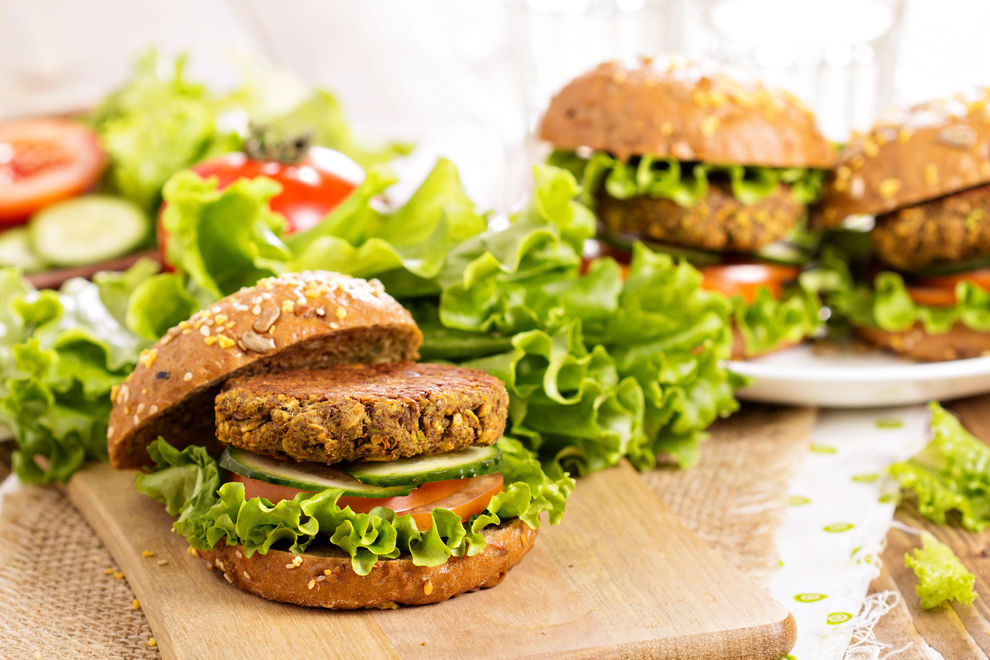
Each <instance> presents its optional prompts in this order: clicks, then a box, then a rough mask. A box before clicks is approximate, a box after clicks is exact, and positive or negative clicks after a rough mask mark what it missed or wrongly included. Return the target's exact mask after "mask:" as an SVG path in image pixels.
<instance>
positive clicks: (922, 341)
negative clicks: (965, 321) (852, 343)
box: [856, 323, 990, 362]
mask: <svg viewBox="0 0 990 660" xmlns="http://www.w3.org/2000/svg"><path fill="white" fill-rule="evenodd" d="M856 334H858V335H859V336H860V337H862V338H863V339H865V340H867V341H868V342H870V343H871V344H874V345H876V346H880V347H881V348H885V349H887V350H889V351H893V352H895V353H900V354H901V355H905V356H907V357H910V358H914V359H915V360H922V361H924V362H944V361H946V360H965V359H967V358H976V357H982V356H984V355H990V332H980V331H978V330H973V329H972V328H969V327H967V326H965V325H962V324H961V323H957V324H955V325H954V326H952V328H951V329H950V330H949V331H948V332H946V333H943V334H940V335H932V334H928V333H927V332H925V329H924V328H923V327H922V325H921V324H920V323H917V324H915V325H913V326H911V327H910V328H908V329H907V330H902V331H900V332H888V331H886V330H880V329H878V328H868V327H865V326H864V327H857V328H856Z"/></svg>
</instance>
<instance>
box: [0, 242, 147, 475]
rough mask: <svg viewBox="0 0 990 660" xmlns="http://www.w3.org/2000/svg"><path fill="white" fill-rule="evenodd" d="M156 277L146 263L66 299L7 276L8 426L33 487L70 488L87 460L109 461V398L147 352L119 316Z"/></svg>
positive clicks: (2, 387)
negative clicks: (140, 285) (65, 484)
mask: <svg viewBox="0 0 990 660" xmlns="http://www.w3.org/2000/svg"><path fill="white" fill-rule="evenodd" d="M154 269H155V266H154V264H152V263H150V262H141V263H139V264H138V265H136V266H134V267H133V268H132V269H131V271H129V272H128V273H116V274H104V275H102V276H101V277H100V278H98V282H97V283H93V282H87V281H86V280H82V279H73V280H69V281H68V282H66V283H65V284H64V285H63V286H62V288H61V289H60V290H59V291H58V292H55V291H36V290H35V289H34V288H33V287H32V286H31V285H30V284H28V283H27V281H26V280H24V279H23V278H22V277H21V276H20V273H19V272H18V271H16V270H13V269H6V270H2V271H0V292H2V293H0V332H2V335H0V374H2V380H0V421H2V422H3V423H4V424H6V425H7V426H8V427H9V428H10V429H11V431H12V432H13V434H14V439H15V442H16V445H17V447H16V449H15V450H14V453H13V469H14V471H15V472H16V473H17V475H18V477H20V479H21V480H22V481H24V482H25V483H50V482H52V481H56V480H58V481H65V480H66V479H68V477H69V476H70V475H71V474H72V473H73V472H75V471H76V470H77V469H79V468H80V467H81V466H82V464H83V463H84V462H85V461H86V460H88V459H97V460H106V456H107V444H106V429H107V418H108V417H109V414H110V407H111V403H110V390H111V389H112V388H113V387H114V386H115V385H117V384H118V383H120V382H121V381H122V380H123V379H124V377H125V376H126V375H127V374H128V373H129V372H130V371H131V369H132V368H133V366H134V363H135V362H136V361H137V359H138V354H139V352H140V350H141V349H142V348H144V346H145V345H146V343H145V342H144V341H143V340H142V339H141V338H140V337H138V336H137V335H136V334H134V333H133V332H131V331H130V330H129V329H128V328H127V327H126V325H125V324H124V323H123V322H122V321H121V320H120V317H121V314H122V313H123V310H124V309H125V308H126V307H127V306H128V298H129V295H130V293H131V292H132V291H133V289H134V287H135V286H136V283H137V282H139V281H141V280H143V278H145V277H147V276H148V274H150V273H151V272H153V271H154Z"/></svg>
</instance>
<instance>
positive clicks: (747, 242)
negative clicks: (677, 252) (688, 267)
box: [597, 181, 806, 252]
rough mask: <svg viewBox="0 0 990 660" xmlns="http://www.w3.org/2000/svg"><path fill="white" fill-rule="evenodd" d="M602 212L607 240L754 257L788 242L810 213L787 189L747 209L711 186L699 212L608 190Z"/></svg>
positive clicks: (727, 189) (726, 187) (722, 186)
mask: <svg viewBox="0 0 990 660" xmlns="http://www.w3.org/2000/svg"><path fill="white" fill-rule="evenodd" d="M597 211H598V218H599V220H600V223H601V226H602V230H603V232H604V233H606V234H611V235H617V234H631V235H635V236H637V237H641V238H644V239H648V240H653V241H658V242H661V243H667V244H670V245H677V246H681V247H687V248H694V249H701V250H715V251H731V252H753V251H755V250H758V249H759V248H761V247H763V246H764V245H767V244H768V243H773V242H774V241H777V240H780V239H782V238H785V237H787V236H788V235H790V234H791V232H792V231H793V230H794V227H795V226H796V225H797V224H798V222H800V221H801V219H802V218H803V217H804V214H805V212H806V211H805V207H804V205H803V204H801V203H800V202H798V201H797V200H796V199H794V196H793V195H792V194H791V191H790V187H789V186H787V185H786V184H780V185H778V186H777V188H776V190H774V191H773V192H772V193H771V194H770V195H768V196H767V197H765V198H764V199H762V200H760V201H759V202H757V203H755V204H743V203H742V202H740V201H739V200H738V199H736V198H735V197H734V196H733V194H732V187H731V185H730V184H729V183H728V182H722V181H712V182H709V184H708V193H707V195H705V197H704V198H703V199H702V200H701V201H699V202H698V203H697V204H695V205H694V206H681V205H680V204H678V203H677V202H675V201H673V200H670V199H665V198H655V197H650V196H647V195H640V196H637V197H631V198H629V199H616V198H614V197H612V196H611V195H609V194H608V193H607V192H605V191H604V189H602V190H601V191H600V192H599V194H598V197H597Z"/></svg>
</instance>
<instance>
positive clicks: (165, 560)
mask: <svg viewBox="0 0 990 660" xmlns="http://www.w3.org/2000/svg"><path fill="white" fill-rule="evenodd" d="M155 563H156V564H158V565H159V566H165V565H166V564H168V560H167V559H159V560H158V561H157V562H155Z"/></svg>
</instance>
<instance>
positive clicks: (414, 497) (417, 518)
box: [230, 472, 504, 531]
mask: <svg viewBox="0 0 990 660" xmlns="http://www.w3.org/2000/svg"><path fill="white" fill-rule="evenodd" d="M230 481H239V482H241V483H242V484H244V497H245V498H247V499H251V498H253V497H264V498H265V499H267V500H269V501H271V502H272V503H275V502H280V501H282V500H291V499H292V498H293V497H295V496H296V495H297V494H299V493H308V492H311V491H304V490H300V489H298V488H291V487H289V486H277V485H275V484H270V483H268V482H266V481H260V480H258V479H251V478H249V477H244V476H242V475H239V474H236V473H233V472H231V473H230ZM503 485H504V482H503V479H502V475H501V474H499V473H498V472H495V473H492V474H486V475H484V476H481V477H470V478H468V479H448V480H446V481H432V482H430V483H427V484H423V485H422V486H420V487H418V488H414V489H413V490H412V492H410V493H409V494H408V495H403V496H400V497H341V498H340V499H339V500H338V501H337V504H338V506H340V507H341V508H343V507H347V506H349V507H351V510H352V511H354V512H356V513H368V512H369V511H371V510H372V509H373V508H375V507H376V506H383V507H385V508H387V509H392V510H393V511H395V512H396V513H397V514H399V515H407V514H408V515H411V516H412V517H413V521H414V522H415V523H416V526H417V527H418V528H419V529H420V530H423V531H425V530H427V529H429V528H430V527H432V526H433V518H432V516H431V515H430V512H431V511H433V509H450V510H451V511H453V512H454V513H456V514H457V515H459V516H460V517H461V520H467V519H468V518H470V517H471V516H473V515H475V514H478V513H481V512H482V511H484V510H485V507H487V506H488V502H489V501H490V500H491V499H492V497H494V496H495V495H497V494H498V493H500V492H502V488H503Z"/></svg>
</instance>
